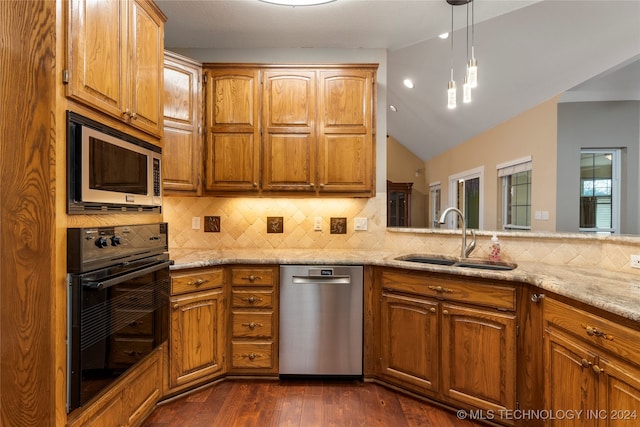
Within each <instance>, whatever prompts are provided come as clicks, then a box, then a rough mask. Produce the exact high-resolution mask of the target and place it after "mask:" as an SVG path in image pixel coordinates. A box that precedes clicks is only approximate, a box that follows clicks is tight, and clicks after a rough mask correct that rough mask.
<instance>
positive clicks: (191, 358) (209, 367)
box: [169, 288, 225, 387]
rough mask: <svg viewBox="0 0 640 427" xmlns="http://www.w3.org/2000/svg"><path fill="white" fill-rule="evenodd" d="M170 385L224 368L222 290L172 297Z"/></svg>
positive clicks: (193, 379) (202, 376)
mask: <svg viewBox="0 0 640 427" xmlns="http://www.w3.org/2000/svg"><path fill="white" fill-rule="evenodd" d="M171 306H172V312H171V335H170V348H169V351H170V359H169V364H170V368H169V369H170V380H169V381H170V386H171V387H176V386H179V385H182V384H185V383H188V382H191V381H195V380H198V379H201V378H204V377H206V376H211V375H213V374H216V373H222V371H223V360H222V359H223V351H224V341H225V334H224V305H223V298H222V289H220V288H218V289H214V290H212V291H206V292H198V293H193V294H188V295H185V296H183V297H173V298H171Z"/></svg>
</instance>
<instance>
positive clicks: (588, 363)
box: [580, 359, 593, 368]
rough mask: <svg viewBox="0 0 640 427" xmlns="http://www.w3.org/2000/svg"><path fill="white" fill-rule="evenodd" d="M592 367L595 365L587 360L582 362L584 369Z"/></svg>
mask: <svg viewBox="0 0 640 427" xmlns="http://www.w3.org/2000/svg"><path fill="white" fill-rule="evenodd" d="M591 365H593V363H591V362H589V361H588V360H587V359H582V360H581V361H580V366H582V367H583V368H589V367H591Z"/></svg>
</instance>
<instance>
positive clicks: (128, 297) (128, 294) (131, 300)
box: [113, 286, 154, 308]
mask: <svg viewBox="0 0 640 427" xmlns="http://www.w3.org/2000/svg"><path fill="white" fill-rule="evenodd" d="M113 298H117V299H118V301H122V302H123V304H135V306H136V307H138V308H151V307H153V303H154V300H153V289H129V288H127V287H124V286H115V287H114V289H113Z"/></svg>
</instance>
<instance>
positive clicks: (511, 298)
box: [382, 271, 516, 310]
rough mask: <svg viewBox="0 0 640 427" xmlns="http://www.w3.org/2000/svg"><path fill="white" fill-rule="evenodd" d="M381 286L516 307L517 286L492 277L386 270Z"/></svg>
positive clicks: (491, 304) (500, 307) (504, 308)
mask: <svg viewBox="0 0 640 427" xmlns="http://www.w3.org/2000/svg"><path fill="white" fill-rule="evenodd" d="M382 287H383V288H384V289H388V290H393V291H397V292H407V293H411V294H417V295H422V296H428V297H432V298H436V299H440V300H447V301H458V302H466V303H471V304H474V305H479V306H485V307H492V308H497V309H500V310H515V308H516V289H515V288H514V287H511V286H506V285H501V284H499V282H491V281H481V280H479V279H478V280H476V281H473V282H472V281H469V282H466V281H462V280H460V279H455V280H454V279H445V278H442V277H432V276H430V275H428V274H407V273H396V272H391V271H385V272H384V273H383V274H382Z"/></svg>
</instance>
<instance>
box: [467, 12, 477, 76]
mask: <svg viewBox="0 0 640 427" xmlns="http://www.w3.org/2000/svg"><path fill="white" fill-rule="evenodd" d="M468 7H469V5H468V4H467V8H468ZM468 30H469V24H468V23H467V31H468ZM474 43H475V14H474V10H473V0H471V59H469V65H468V70H469V72H468V76H469V85H470V86H471V87H472V88H475V87H477V86H478V62H477V61H476V55H475V50H474Z"/></svg>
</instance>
